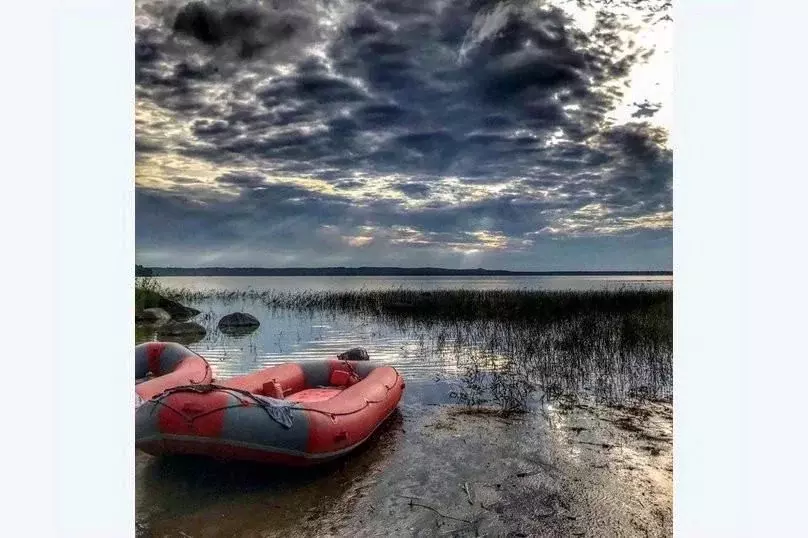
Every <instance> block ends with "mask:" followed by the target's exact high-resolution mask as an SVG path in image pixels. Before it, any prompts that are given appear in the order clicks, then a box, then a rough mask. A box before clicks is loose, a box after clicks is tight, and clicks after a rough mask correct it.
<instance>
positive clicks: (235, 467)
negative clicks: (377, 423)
mask: <svg viewBox="0 0 808 538" xmlns="http://www.w3.org/2000/svg"><path fill="white" fill-rule="evenodd" d="M403 424H404V420H403V417H402V414H401V412H400V411H398V410H397V411H396V412H394V413H393V415H391V416H390V418H389V419H388V420H387V421H386V422H385V424H383V425H382V426H381V427H380V428H379V429H378V430H377V431H376V432H375V433H374V434H373V436H372V437H371V438H370V439H369V440H368V441H367V442H365V443H363V444H362V445H360V447H359V448H357V449H356V450H354V451H352V452H351V453H349V454H348V455H347V456H345V457H342V458H340V459H339V460H336V461H333V462H329V463H324V464H321V465H318V466H316V467H312V468H299V469H287V468H283V467H273V466H267V465H259V464H253V463H248V462H227V463H224V462H217V461H215V460H211V459H207V458H194V457H187V456H186V457H159V458H154V457H151V456H146V455H145V454H140V453H139V454H138V461H137V468H138V469H137V477H138V480H137V481H136V499H137V514H138V520H140V522H141V529H140V534H141V535H143V536H147V535H154V534H157V535H159V531H160V529H159V528H151V529H149V528H147V526H146V523H145V522H149V521H151V522H161V523H163V524H165V525H167V526H168V527H171V528H178V527H185V528H203V527H206V528H208V530H209V531H210V530H213V529H211V528H210V525H214V526H216V527H215V532H213V534H212V535H222V536H223V535H227V533H228V532H231V531H238V532H244V530H245V529H250V528H254V529H272V530H273V531H276V532H277V533H278V534H283V532H282V531H283V530H284V529H285V528H289V529H292V528H295V527H297V526H299V524H300V518H303V517H306V516H307V514H308V515H311V514H312V513H315V512H317V511H318V510H323V509H324V510H328V508H327V507H328V506H329V505H331V504H334V503H337V502H338V501H340V500H341V498H342V497H343V496H344V495H345V494H346V492H348V491H349V490H350V489H351V488H352V487H354V485H355V482H356V481H357V480H360V479H362V478H363V477H367V476H368V475H369V474H372V473H374V472H381V471H382V470H383V469H384V468H385V466H386V465H387V462H388V460H389V459H390V457H391V456H392V455H393V454H394V453H395V451H396V450H397V448H398V447H399V445H400V444H401V442H402V439H403V432H404V428H403ZM218 514H226V518H227V519H226V520H225V521H221V520H219V518H218V517H216V516H217V515H218ZM202 522H204V523H202ZM234 522H235V523H234ZM152 524H155V523H152ZM229 525H235V527H234V528H233V529H231V528H230V526H229ZM231 535H232V534H231Z"/></svg>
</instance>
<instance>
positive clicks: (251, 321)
mask: <svg viewBox="0 0 808 538" xmlns="http://www.w3.org/2000/svg"><path fill="white" fill-rule="evenodd" d="M259 325H261V322H260V321H258V319H257V318H256V317H255V316H253V315H252V314H246V313H244V312H233V313H232V314H227V315H226V316H223V317H222V319H220V320H219V325H218V327H219V330H220V331H222V332H225V333H226V332H228V331H236V332H240V333H242V332H244V331H249V332H251V331H254V330H255V329H257V328H258V326H259Z"/></svg>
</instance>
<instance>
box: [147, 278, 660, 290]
mask: <svg viewBox="0 0 808 538" xmlns="http://www.w3.org/2000/svg"><path fill="white" fill-rule="evenodd" d="M155 280H157V281H158V282H160V283H161V284H163V285H165V286H168V287H172V288H187V289H191V290H206V289H215V290H246V289H254V290H268V289H274V290H282V291H291V290H300V289H307V290H317V291H334V290H359V289H366V290H384V289H398V288H406V289H416V290H441V289H474V290H497V289H505V290H518V289H528V290H570V289H572V290H599V289H612V290H613V289H619V288H622V287H632V288H637V287H643V288H652V289H670V288H671V285H672V283H673V277H670V276H640V277H636V276H603V277H591V276H514V277H500V276H474V277H454V276H423V277H407V276H402V277H395V276H385V277H360V276H356V277H354V276H333V277H328V276H325V277H321V276H304V277H286V276H259V277H252V276H222V277H212V276H205V277H198V276H197V277H187V276H170V277H159V278H156V279H155Z"/></svg>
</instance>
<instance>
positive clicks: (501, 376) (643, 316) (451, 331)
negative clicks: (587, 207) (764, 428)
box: [150, 284, 673, 411]
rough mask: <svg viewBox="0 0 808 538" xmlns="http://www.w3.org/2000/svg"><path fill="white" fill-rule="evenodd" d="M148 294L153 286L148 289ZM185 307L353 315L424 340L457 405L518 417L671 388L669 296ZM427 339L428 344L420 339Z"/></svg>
mask: <svg viewBox="0 0 808 538" xmlns="http://www.w3.org/2000/svg"><path fill="white" fill-rule="evenodd" d="M150 285H153V284H150ZM160 292H161V293H163V294H164V295H166V296H167V297H169V298H171V299H174V300H177V301H181V302H192V303H196V302H202V301H206V300H219V301H225V302H234V301H242V302H247V301H249V302H257V303H260V304H263V305H265V306H266V307H267V308H270V309H288V310H297V311H312V310H318V311H326V312H331V313H333V314H335V315H337V314H339V313H350V314H352V315H359V316H364V317H367V318H368V319H372V320H375V321H379V322H382V323H386V324H389V325H393V326H395V327H397V328H398V329H399V330H401V331H404V332H405V333H408V334H409V335H411V336H412V337H413V338H414V339H418V338H420V339H421V340H423V339H424V338H425V337H426V338H428V339H429V341H430V349H431V350H432V354H436V355H440V356H444V357H445V356H450V357H452V358H454V359H455V360H456V361H457V365H458V366H459V367H460V370H461V372H463V374H462V376H461V379H462V385H461V387H460V388H459V389H458V390H456V391H455V392H454V396H455V397H456V398H457V399H458V400H459V401H461V402H463V403H466V404H469V405H481V404H483V403H495V404H497V405H499V406H501V407H502V408H503V409H504V410H509V411H514V410H522V409H524V408H525V406H526V405H527V402H528V400H529V397H530V395H531V394H532V393H533V391H534V389H536V388H539V389H541V391H542V395H543V396H544V397H550V398H553V397H557V396H560V395H565V394H570V393H576V394H580V393H582V392H585V393H589V394H593V395H595V396H596V397H597V398H600V399H604V400H609V401H619V400H624V399H625V398H631V397H636V398H640V399H649V398H650V399H660V398H661V399H668V398H670V396H671V392H672V385H673V327H672V307H673V294H672V292H671V291H669V290H644V289H621V290H617V291H541V290H438V291H419V290H411V289H392V290H348V291H314V290H295V291H279V290H265V291H262V290H242V291H221V290H202V291H197V290H187V289H180V290H177V289H165V288H162V289H160ZM425 335H426V336H425Z"/></svg>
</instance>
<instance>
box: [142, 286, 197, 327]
mask: <svg viewBox="0 0 808 538" xmlns="http://www.w3.org/2000/svg"><path fill="white" fill-rule="evenodd" d="M150 308H162V309H163V310H165V311H166V312H168V314H169V315H170V316H171V318H172V319H175V320H177V321H186V320H188V319H190V318H192V317H194V316H196V315H197V314H199V310H197V309H196V308H191V307H190V306H183V305H181V304H180V303H178V302H177V301H172V300H171V299H168V298H166V297H163V296H162V295H160V294H159V293H157V292H155V291H153V290H148V289H135V309H136V310H138V311H139V312H145V311H146V310H148V309H150Z"/></svg>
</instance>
